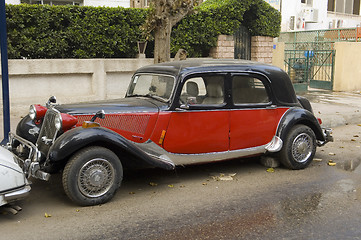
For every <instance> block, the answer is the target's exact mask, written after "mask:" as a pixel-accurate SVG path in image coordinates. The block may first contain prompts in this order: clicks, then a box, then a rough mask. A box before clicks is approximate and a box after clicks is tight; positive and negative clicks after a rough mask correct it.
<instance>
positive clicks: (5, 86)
mask: <svg viewBox="0 0 361 240" xmlns="http://www.w3.org/2000/svg"><path fill="white" fill-rule="evenodd" d="M0 44H1V78H2V91H3V94H2V96H3V126H4V139H3V140H2V142H1V144H6V143H7V142H8V141H9V132H10V100H9V69H8V49H7V46H8V44H7V33H6V10H5V0H0Z"/></svg>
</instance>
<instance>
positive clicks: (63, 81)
mask: <svg viewBox="0 0 361 240" xmlns="http://www.w3.org/2000/svg"><path fill="white" fill-rule="evenodd" d="M149 64H153V59H152V58H147V59H36V60H9V85H10V86H9V88H10V104H11V115H19V114H20V115H21V114H22V113H26V112H27V111H28V109H29V106H30V105H31V104H44V103H45V102H46V101H47V100H48V99H49V97H50V96H52V95H55V96H56V97H57V99H58V102H59V103H71V102H81V101H91V100H103V99H114V98H122V97H124V96H125V92H126V90H127V88H128V85H129V82H130V79H131V76H132V74H133V73H134V72H135V70H137V69H138V68H140V67H142V66H145V65H149ZM0 76H1V75H0ZM0 91H1V86H0ZM0 99H1V96H0ZM0 102H1V101H0ZM0 109H2V106H0Z"/></svg>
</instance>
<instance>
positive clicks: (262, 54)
mask: <svg viewBox="0 0 361 240" xmlns="http://www.w3.org/2000/svg"><path fill="white" fill-rule="evenodd" d="M272 52H273V38H272V37H263V36H253V37H252V39H251V60H252V61H256V62H263V63H272ZM209 55H210V57H212V58H218V59H224V58H228V59H234V39H233V36H229V35H219V36H218V41H217V47H214V48H212V49H211V51H210V53H209Z"/></svg>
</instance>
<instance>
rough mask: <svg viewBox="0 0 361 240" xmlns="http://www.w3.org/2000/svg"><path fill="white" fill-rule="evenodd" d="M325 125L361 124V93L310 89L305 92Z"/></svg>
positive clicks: (331, 126) (305, 95)
mask: <svg viewBox="0 0 361 240" xmlns="http://www.w3.org/2000/svg"><path fill="white" fill-rule="evenodd" d="M300 95H301V96H304V97H306V98H307V99H308V100H309V101H310V102H311V105H312V108H313V112H314V114H315V116H316V117H319V118H321V120H322V126H323V127H330V128H334V127H337V126H341V125H347V124H361V94H360V93H349V92H332V91H327V90H318V89H310V90H309V91H308V92H307V93H305V94H300Z"/></svg>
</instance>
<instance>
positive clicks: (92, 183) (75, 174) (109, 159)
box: [62, 146, 123, 206]
mask: <svg viewBox="0 0 361 240" xmlns="http://www.w3.org/2000/svg"><path fill="white" fill-rule="evenodd" d="M122 179H123V168H122V164H121V162H120V160H119V158H118V157H117V155H115V154H114V153H113V152H112V151H110V150H109V149H107V148H103V147H97V146H92V147H88V148H84V149H82V150H80V151H78V152H77V153H76V154H74V156H73V157H72V158H71V159H70V160H69V162H68V163H67V164H66V166H65V168H64V171H63V179H62V180H63V187H64V191H65V193H66V195H68V197H69V198H70V199H71V200H72V201H74V202H75V203H77V204H79V205H81V206H90V205H98V204H102V203H105V202H107V201H109V200H110V199H111V198H112V197H113V196H114V194H115V192H116V190H117V189H118V188H119V187H120V184H121V182H122Z"/></svg>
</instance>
